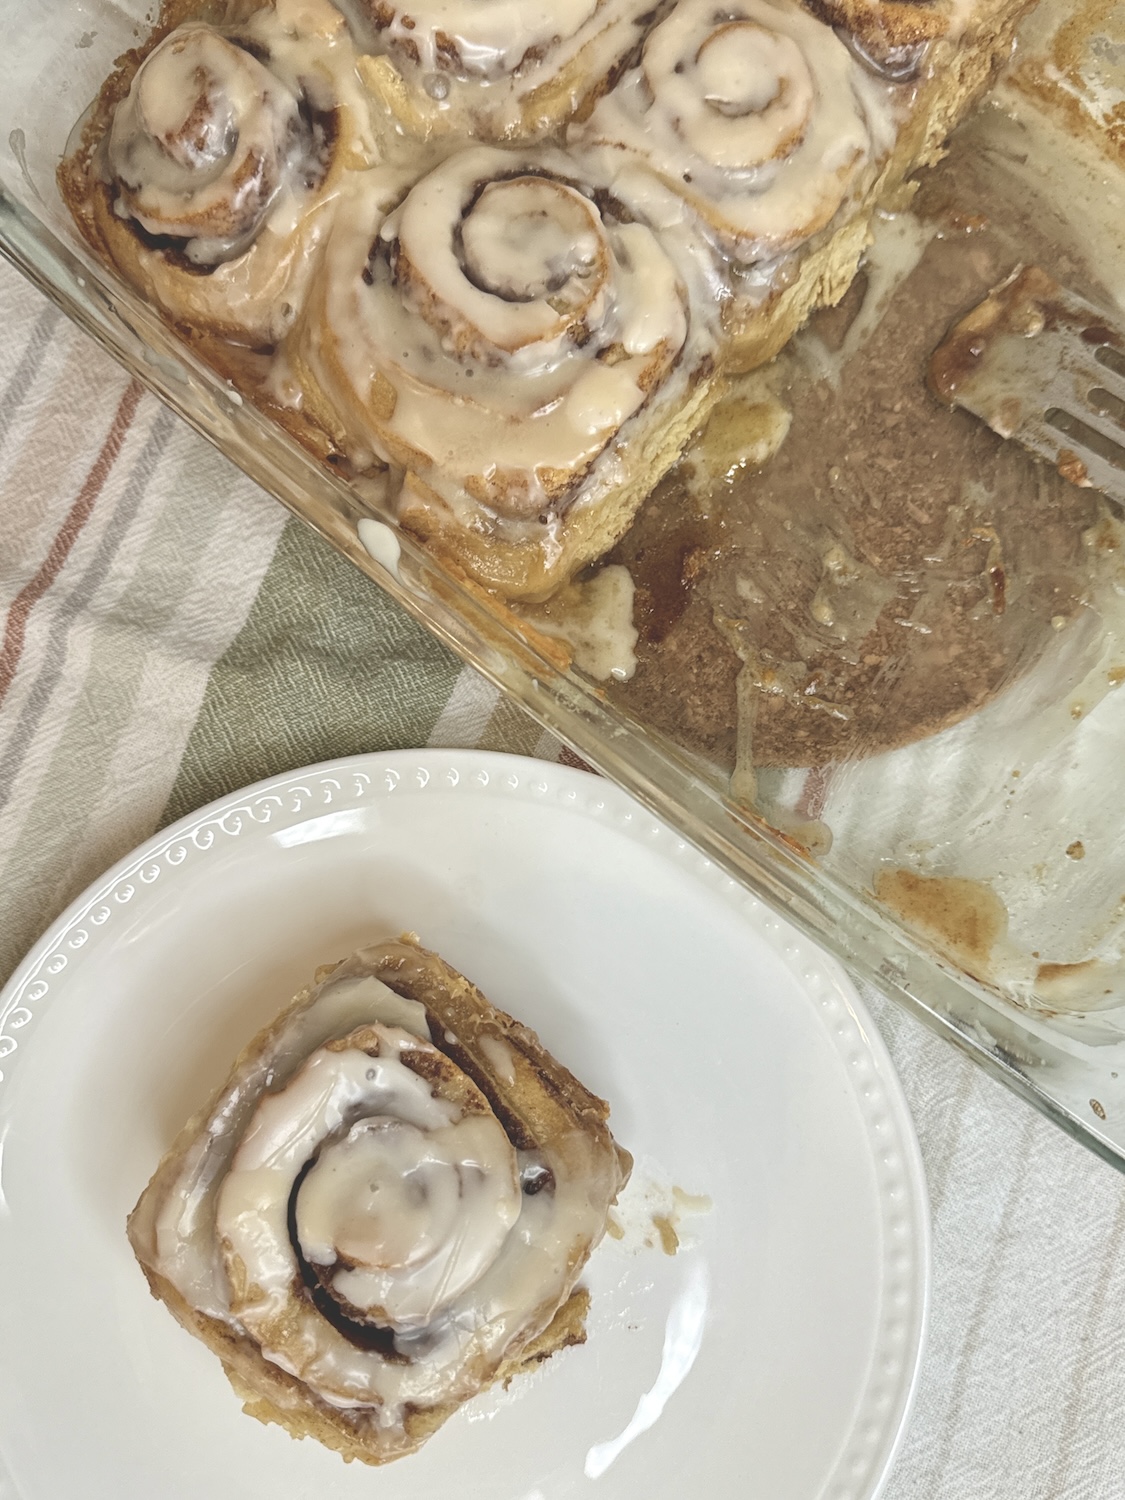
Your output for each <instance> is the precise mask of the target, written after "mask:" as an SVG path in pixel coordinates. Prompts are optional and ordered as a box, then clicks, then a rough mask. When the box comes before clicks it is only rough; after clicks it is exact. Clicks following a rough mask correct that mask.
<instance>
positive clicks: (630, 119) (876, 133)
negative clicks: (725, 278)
mask: <svg viewBox="0 0 1125 1500" xmlns="http://www.w3.org/2000/svg"><path fill="white" fill-rule="evenodd" d="M574 138H575V139H576V140H580V141H583V142H588V143H595V144H598V145H601V146H608V147H612V148H616V150H617V151H618V152H620V153H621V154H622V156H625V157H628V156H630V155H631V156H633V157H634V158H636V159H637V160H638V161H639V162H641V163H642V164H643V165H645V166H646V167H648V168H649V169H650V170H652V171H654V172H656V173H657V174H658V175H659V176H660V177H661V178H662V179H663V180H664V181H665V182H666V183H667V184H668V185H669V186H670V187H672V188H673V189H674V190H675V191H676V192H678V193H680V194H682V196H683V197H684V198H685V199H686V200H687V201H688V203H690V205H691V207H692V209H693V210H694V212H695V213H696V214H697V215H698V216H699V218H700V220H701V222H702V223H703V224H704V225H705V226H706V227H707V229H708V231H709V232H710V234H711V236H712V238H713V240H714V241H715V243H716V244H717V245H718V246H719V248H720V249H721V251H722V253H723V254H724V255H725V256H727V257H729V258H730V259H731V260H733V261H734V262H736V263H738V264H740V265H752V264H755V263H758V262H774V261H776V260H777V259H778V258H779V257H780V256H781V255H783V254H785V253H786V252H787V251H791V250H793V249H795V248H796V247H797V246H799V245H801V244H803V243H804V242H805V241H807V240H809V239H811V238H812V236H813V235H814V234H816V233H817V232H818V231H819V230H822V229H824V228H825V226H826V225H828V224H830V223H831V222H832V220H833V219H834V218H835V217H836V215H837V214H838V213H839V211H840V209H841V207H842V206H843V205H844V204H845V203H847V202H848V201H849V200H855V199H857V198H861V197H862V196H863V194H864V191H865V189H866V188H867V187H869V186H870V184H871V182H872V180H873V178H874V175H875V167H876V163H877V161H878V160H879V158H880V156H881V155H882V154H883V153H885V151H886V149H887V148H888V146H889V145H890V144H892V143H893V140H894V114H893V100H892V99H891V98H890V97H889V96H888V94H887V92H886V90H880V89H879V87H878V86H877V85H873V84H872V83H871V81H870V79H869V77H868V75H867V74H866V73H865V72H864V70H863V69H862V68H861V67H860V65H859V64H858V63H857V62H856V60H855V59H854V58H853V57H852V55H851V54H850V53H849V52H848V50H847V48H846V47H845V46H844V44H843V43H842V42H841V41H840V39H839V38H838V37H837V36H836V34H835V32H834V31H833V30H832V28H831V27H829V26H825V25H824V24H823V23H822V22H820V21H818V20H816V19H815V18H814V17H813V16H810V15H809V14H808V13H807V12H806V11H805V10H803V9H802V7H801V6H800V5H799V4H798V3H797V0H734V3H732V4H729V5H717V4H716V0H679V3H678V4H677V5H676V7H675V9H674V10H673V11H672V13H671V15H669V16H668V18H667V19H666V20H664V21H662V22H661V23H660V25H658V26H657V27H655V28H654V30H653V31H652V32H651V33H650V34H649V37H648V39H647V41H646V42H645V45H644V51H643V53H642V56H641V61H640V65H639V67H637V68H636V69H634V70H633V71H632V72H630V73H629V74H628V75H627V76H626V77H625V78H624V79H622V81H621V83H620V84H619V85H618V86H617V88H616V89H614V91H613V93H612V94H610V95H609V96H607V97H606V98H605V99H602V100H600V101H599V103H598V105H597V107H596V108H595V110H594V113H593V115H592V117H591V119H590V121H589V124H588V125H587V126H585V127H582V128H580V129H579V130H578V131H577V132H576V133H575V137H574Z"/></svg>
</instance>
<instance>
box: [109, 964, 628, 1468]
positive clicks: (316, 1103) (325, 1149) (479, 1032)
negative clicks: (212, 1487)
mask: <svg viewBox="0 0 1125 1500" xmlns="http://www.w3.org/2000/svg"><path fill="white" fill-rule="evenodd" d="M607 1114H608V1110H607V1107H606V1105H605V1104H604V1103H603V1102H602V1101H601V1100H600V1099H597V1098H595V1097H594V1096H593V1095H592V1094H590V1093H589V1092H588V1091H587V1090H586V1089H584V1088H583V1087H582V1085H581V1084H579V1083H578V1082H577V1081H576V1080H575V1079H574V1078H573V1077H572V1076H571V1075H570V1074H569V1073H568V1072H567V1071H566V1069H565V1068H563V1067H561V1066H560V1065H559V1064H558V1063H557V1062H555V1061H554V1059H553V1058H551V1057H550V1056H549V1055H548V1054H547V1053H546V1052H545V1051H544V1050H543V1048H542V1046H541V1044H540V1043H539V1041H538V1039H537V1038H536V1036H535V1035H534V1033H532V1032H530V1031H528V1030H527V1029H526V1027H523V1026H520V1025H519V1024H518V1023H517V1022H515V1021H513V1020H512V1019H511V1017H509V1016H506V1015H505V1014H504V1013H503V1012H502V1011H498V1010H496V1009H495V1008H494V1007H493V1006H491V1005H490V1004H489V1003H488V1001H487V1000H485V999H484V997H483V996H482V995H481V994H480V993H479V991H477V990H475V989H474V988H473V987H472V986H471V985H470V984H469V983H468V981H467V980H465V979H464V978H463V977H462V976H461V975H459V974H457V973H456V972H455V971H454V970H452V969H450V968H449V967H448V965H446V964H445V963H443V962H442V960H440V959H439V958H437V957H436V955H434V954H430V953H427V952H425V950H423V949H421V948H420V947H419V946H418V945H417V942H416V940H414V939H412V938H406V939H403V940H400V941H399V942H392V943H384V944H380V945H378V946H376V947H373V948H369V949H365V950H361V951H360V952H359V953H357V954H356V955H354V956H353V957H352V958H351V959H349V960H347V961H346V962H344V963H343V964H340V965H338V966H337V967H336V968H335V969H333V970H331V971H330V972H329V973H328V974H327V976H326V977H324V978H323V979H322V980H321V982H320V983H319V984H317V985H315V986H314V987H313V988H312V989H310V990H308V991H306V992H304V993H303V994H302V995H301V996H299V997H298V998H297V1000H296V1001H295V1002H294V1003H293V1005H292V1006H291V1007H290V1008H289V1009H288V1010H287V1011H285V1012H284V1013H283V1014H282V1016H281V1017H279V1019H278V1020H277V1021H276V1022H275V1023H274V1024H273V1025H272V1026H270V1027H269V1028H267V1030H266V1031H264V1032H263V1033H262V1034H261V1035H260V1036H259V1037H258V1038H256V1039H255V1041H254V1042H252V1043H251V1045H250V1046H249V1048H247V1050H246V1051H245V1052H244V1053H243V1054H242V1056H241V1057H240V1058H239V1059H238V1061H237V1063H236V1064H235V1067H234V1069H233V1071H232V1073H231V1075H230V1077H229V1079H228V1080H227V1082H226V1084H225V1085H224V1086H223V1087H222V1089H220V1090H219V1092H218V1094H217V1095H216V1096H215V1098H214V1099H213V1100H212V1102H211V1103H210V1105H208V1107H207V1108H206V1109H205V1110H203V1111H202V1112H201V1113H200V1114H199V1115H198V1116H196V1118H195V1119H194V1120H192V1121H191V1122H190V1123H189V1125H188V1126H187V1127H186V1128H185V1130H184V1132H183V1133H182V1134H181V1136H180V1138H179V1139H178V1140H177V1141H176V1143H175V1145H174V1146H173V1148H172V1150H171V1152H170V1153H169V1154H168V1156H167V1157H166V1158H165V1159H164V1161H163V1162H162V1163H161V1165H160V1167H159V1168H158V1170H157V1172H156V1175H155V1176H154V1178H153V1180H152V1182H151V1183H150V1184H149V1186H148V1188H146V1190H145V1192H144V1194H143V1195H142V1197H141V1199H140V1201H139V1203H138V1205H137V1207H136V1209H135V1210H134V1212H133V1214H132V1216H131V1218H130V1221H129V1234H130V1239H131V1241H132V1243H133V1247H134V1250H135V1251H136V1254H137V1256H138V1258H139V1260H140V1262H141V1264H142V1266H143V1267H144V1270H145V1272H146V1274H147V1276H148V1278H149V1282H150V1285H151V1286H152V1289H153V1291H154V1293H155V1294H156V1295H157V1296H158V1297H160V1298H162V1299H163V1300H164V1301H165V1302H167V1303H168V1305H169V1306H170V1307H171V1309H172V1311H173V1312H175V1313H176V1315H177V1317H178V1318H179V1319H180V1321H181V1322H182V1323H184V1324H185V1326H186V1327H188V1328H189V1329H190V1330H191V1331H192V1332H194V1333H196V1334H197V1335H198V1336H199V1337H201V1338H202V1339H203V1340H204V1342H206V1343H208V1344H209V1345H210V1346H211V1347H212V1348H213V1349H215V1350H216V1351H217V1352H218V1353H219V1354H220V1356H221V1357H222V1358H223V1361H224V1364H225V1366H226V1368H227V1373H228V1374H229V1375H230V1378H231V1380H232V1383H233V1384H234V1385H235V1388H236V1390H238V1391H239V1393H240V1394H241V1395H243V1397H244V1398H245V1399H246V1400H247V1403H248V1407H247V1409H248V1410H250V1411H251V1412H252V1414H253V1415H256V1416H258V1417H260V1418H261V1419H262V1420H266V1421H277V1422H280V1423H281V1424H282V1425H284V1426H285V1427H286V1428H288V1430H289V1431H290V1432H292V1433H293V1434H294V1435H295V1436H305V1435H307V1434H315V1435H316V1436H317V1437H319V1438H320V1439H321V1440H322V1441H324V1442H327V1443H328V1444H329V1445H330V1446H332V1447H335V1448H338V1449H339V1450H341V1451H342V1452H344V1453H345V1454H346V1455H347V1456H348V1457H353V1458H360V1459H362V1460H364V1461H365V1462H369V1463H383V1462H386V1461H388V1460H390V1459H393V1458H398V1457H401V1456H402V1455H403V1454H405V1453H408V1452H411V1451H412V1450H413V1449H415V1448H416V1447H418V1446H419V1444H420V1443H421V1442H422V1441H424V1439H425V1438H426V1437H427V1436H428V1435H429V1434H430V1433H431V1432H432V1431H433V1430H434V1428H435V1427H437V1426H438V1425H440V1423H441V1422H442V1421H444V1420H445V1419H446V1418H447V1417H448V1416H449V1415H451V1413H452V1412H453V1411H454V1410H455V1409H456V1407H457V1406H458V1405H459V1404H460V1403H462V1402H463V1401H465V1400H467V1399H468V1398H469V1397H471V1396H473V1395H474V1394H476V1393H477V1392H479V1391H480V1390H481V1389H483V1388H484V1387H485V1386H487V1385H488V1384H490V1383H491V1382H492V1381H493V1380H495V1379H496V1378H497V1377H498V1376H506V1375H507V1374H510V1373H512V1372H513V1371H515V1370H516V1369H518V1368H519V1367H520V1365H521V1362H525V1361H526V1360H527V1359H528V1358H529V1357H545V1355H546V1353H549V1352H550V1351H551V1349H552V1348H554V1347H559V1346H561V1345H562V1344H563V1343H565V1342H574V1341H577V1340H579V1339H580V1338H581V1337H582V1330H581V1326H580V1324H581V1317H580V1313H581V1311H582V1308H583V1306H584V1304H583V1303H582V1301H581V1298H579V1299H578V1302H577V1304H575V1305H571V1302H570V1299H571V1297H572V1293H573V1291H574V1287H575V1283H576V1281H577V1279H578V1276H579V1274H580V1273H581V1270H582V1267H583V1266H584V1264H585V1262H586V1259H587V1257H588V1256H589V1254H590V1252H591V1250H592V1249H593V1248H594V1246H595V1245H596V1244H597V1243H598V1241H599V1240H600V1238H601V1236H602V1234H603V1232H604V1230H605V1226H606V1216H607V1213H608V1210H609V1208H610V1206H611V1204H612V1203H613V1202H614V1201H615V1199H616V1195H617V1193H618V1191H619V1190H620V1189H621V1187H623V1185H624V1183H625V1181H626V1179H627V1177H628V1173H629V1167H630V1164H631V1163H630V1158H629V1157H628V1155H627V1153H625V1152H623V1151H621V1150H620V1149H619V1148H618V1147H617V1146H616V1145H615V1143H614V1141H613V1138H612V1136H611V1135H610V1133H609V1130H608V1128H607V1126H606V1123H605V1122H606V1116H607ZM576 1308H577V1315H576Z"/></svg>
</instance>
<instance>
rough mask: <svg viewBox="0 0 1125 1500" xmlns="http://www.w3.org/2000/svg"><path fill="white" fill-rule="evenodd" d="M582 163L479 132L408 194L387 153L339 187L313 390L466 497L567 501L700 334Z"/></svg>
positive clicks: (371, 437)
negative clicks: (384, 165) (395, 179)
mask: <svg viewBox="0 0 1125 1500" xmlns="http://www.w3.org/2000/svg"><path fill="white" fill-rule="evenodd" d="M584 170H585V169H584V165H583V163H582V162H581V161H580V160H579V159H577V158H575V157H573V156H568V155H567V154H565V153H563V152H559V151H543V152H538V153H535V154H531V155H529V154H520V153H511V152H504V151H500V150H497V149H493V148H487V147H479V148H476V149H474V150H469V151H464V152H460V153H458V154H457V155H454V156H452V157H450V158H449V159H447V160H446V161H445V162H443V163H442V164H441V165H440V166H438V167H437V168H435V169H434V170H433V171H432V172H430V173H429V174H428V175H427V176H425V177H423V178H422V179H421V181H419V182H417V183H416V184H415V185H414V186H413V187H412V188H411V189H410V190H409V192H407V194H406V196H405V197H404V198H403V199H402V201H401V202H400V203H398V204H393V201H392V200H391V199H390V198H389V197H388V198H385V199H382V200H381V199H380V192H381V191H383V190H384V189H385V187H386V182H385V179H382V178H380V175H379V174H378V173H374V174H371V177H370V179H369V181H368V182H367V183H365V184H363V185H362V186H361V188H360V190H359V191H358V192H357V193H356V194H355V195H354V196H353V197H352V198H351V200H350V201H349V202H348V203H346V204H343V205H342V206H341V210H340V214H339V217H338V219H337V223H336V227H335V230H334V232H333V236H332V240H331V243H330V245H329V248H328V259H327V271H328V274H327V275H326V276H325V277H324V278H323V280H322V281H321V283H320V284H319V285H318V287H317V290H316V293H315V295H314V298H313V301H312V302H311V303H310V306H309V309H308V313H307V315H306V317H305V318H304V319H303V320H302V324H301V327H300V329H299V331H298V350H299V352H298V355H297V364H298V367H299V369H300V372H301V378H302V385H303V386H304V388H305V393H306V397H307V398H308V399H309V400H310V401H311V402H312V403H313V405H314V406H315V407H316V409H317V410H318V412H319V411H324V412H327V413H342V414H343V415H344V419H345V420H344V426H343V431H342V437H343V440H344V441H345V443H346V444H347V445H348V446H350V447H351V449H352V450H353V451H356V452H360V451H362V450H363V449H365V448H366V449H368V450H370V449H371V448H373V449H374V451H375V452H376V453H377V454H378V456H379V457H380V458H381V459H382V460H383V461H384V462H387V463H391V464H395V465H398V466H399V467H401V468H403V469H405V470H407V471H408V472H409V473H410V474H411V475H413V476H415V478H416V479H417V480H418V481H419V483H420V484H421V485H423V486H425V487H426V488H427V489H428V490H429V492H430V493H431V494H432V496H433V498H434V500H435V501H437V502H440V503H442V504H444V505H447V506H449V507H450V508H452V509H453V510H454V511H457V512H458V513H460V514H462V515H469V514H470V513H475V514H476V515H477V516H484V515H485V514H490V515H491V516H492V517H494V518H499V519H501V520H507V521H512V522H529V521H533V522H536V523H537V524H544V523H545V522H546V521H547V520H548V519H549V516H550V515H552V514H556V515H557V514H561V513H562V511H564V510H565V509H566V508H567V507H568V506H569V505H570V504H572V503H573V502H574V501H575V499H576V497H577V495H578V493H579V491H580V490H581V488H582V486H583V484H584V483H585V482H586V481H587V479H588V477H589V476H590V474H591V471H592V470H593V468H594V466H595V465H596V464H597V462H598V460H599V458H600V457H601V455H602V454H603V453H604V452H605V451H606V450H607V448H608V447H609V446H610V445H611V444H612V443H613V442H614V441H615V439H616V437H617V435H618V434H619V433H620V432H621V431H622V429H623V428H625V427H626V426H627V424H628V423H629V422H630V420H631V419H632V418H633V417H634V416H635V415H636V414H637V413H638V412H640V411H641V409H642V408H644V407H646V405H647V404H648V403H650V402H651V401H652V400H653V399H655V398H657V397H658V396H659V394H660V393H661V392H662V390H663V389H664V388H665V387H666V386H667V383H668V380H669V377H670V376H671V374H672V372H673V371H674V370H675V369H676V367H677V364H678V362H679V361H680V359H681V356H682V355H683V353H684V350H685V347H686V346H687V344H688V342H689V330H690V327H691V324H692V320H693V317H695V312H694V308H693V306H692V304H691V302H690V300H689V295H688V292H687V289H686V286H685V282H684V279H683V278H682V277H681V275H680V274H679V271H678V269H677V265H676V264H675V263H674V262H673V259H672V257H671V255H670V254H669V252H668V250H667V248H665V247H664V246H662V244H661V242H660V240H659V239H658V237H657V235H656V233H655V232H654V230H653V228H652V227H651V226H650V225H649V224H647V223H645V222H641V221H640V220H639V219H638V218H636V217H634V215H633V213H632V211H631V210H630V209H628V208H627V207H626V206H625V205H624V204H623V203H621V202H619V201H617V200H615V199H614V198H613V197H612V195H609V194H608V193H606V192H605V190H604V183H601V182H599V181H597V179H593V180H591V179H590V178H589V176H588V175H587V176H586V177H583V175H582V174H583V172H584ZM330 419H331V417H330V416H329V420H330ZM482 507H484V508H485V510H484V511H482V509H481V508H482Z"/></svg>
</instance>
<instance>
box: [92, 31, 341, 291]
mask: <svg viewBox="0 0 1125 1500" xmlns="http://www.w3.org/2000/svg"><path fill="white" fill-rule="evenodd" d="M330 121H331V116H327V117H326V116H324V115H321V116H320V117H319V118H315V117H314V115H313V111H312V109H311V107H310V104H309V101H308V99H307V98H305V97H302V96H301V95H300V94H298V93H296V92H295V91H294V90H293V89H292V88H290V87H289V86H288V85H287V84H286V83H285V82H283V81H282V80H281V79H280V78H278V77H276V76H275V75H274V74H273V73H271V72H270V71H269V69H268V68H267V67H265V66H263V64H262V63H261V62H259V61H258V59H257V58H256V57H255V56H254V54H253V52H252V51H250V50H248V49H247V48H246V46H244V45H242V44H241V43H240V42H239V41H238V39H237V38H233V37H232V38H227V37H224V36H220V35H219V34H218V33H216V32H214V31H212V30H211V29H210V28H209V27H206V26H201V25H199V26H196V25H191V26H184V27H181V28H180V29H179V30H178V31H175V32H173V33H172V34H171V35H170V36H169V37H167V38H166V39H165V41H164V42H163V43H162V44H161V45H160V46H159V47H157V48H156V50H155V51H154V52H152V53H151V54H150V55H149V57H148V58H147V59H146V61H145V62H144V64H143V65H142V66H141V68H140V69H139V70H138V72H137V75H136V77H135V79H134V80H133V86H132V88H131V89H130V90H129V94H128V96H127V97H126V98H125V99H124V100H123V101H122V103H121V105H120V107H119V108H118V110H117V111H116V113H115V115H114V118H113V124H112V126H111V127H110V132H109V136H108V138H107V141H106V150H105V159H106V165H107V168H108V171H109V173H110V178H111V182H112V184H113V186H114V188H115V189H116V198H115V203H114V209H115V212H116V213H117V214H118V215H119V216H120V217H121V218H128V219H132V220H133V221H134V222H135V223H136V224H137V225H138V226H139V228H140V229H141V230H142V231H143V232H144V233H145V234H146V235H148V236H149V237H150V240H151V241H154V242H156V243H166V244H169V245H172V246H176V247H177V248H180V249H182V251H183V254H184V256H185V257H186V259H187V260H188V261H190V262H192V263H193V264H195V265H198V266H213V265H216V264H218V263H219V262H220V261H223V260H229V259H231V258H233V257H234V256H237V255H240V254H242V252H243V251H244V250H245V249H246V248H247V246H248V245H249V244H250V243H251V242H252V241H253V239H254V238H255V236H256V235H257V233H258V230H259V229H260V228H261V225H262V223H263V221H264V219H265V217H266V215H267V213H268V212H269V209H270V207H271V205H272V204H273V203H274V201H275V200H276V198H277V195H278V193H279V192H280V190H281V188H282V185H283V184H284V183H285V182H286V181H287V180H289V179H294V180H297V181H299V182H300V183H301V185H302V186H303V187H305V188H306V190H310V191H311V190H313V189H314V188H315V187H316V186H318V185H319V183H320V182H322V181H323V179H324V175H325V172H326V170H327V163H328V146H329V144H330V140H331V136H332V134H333V128H332V125H331V123H330Z"/></svg>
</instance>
